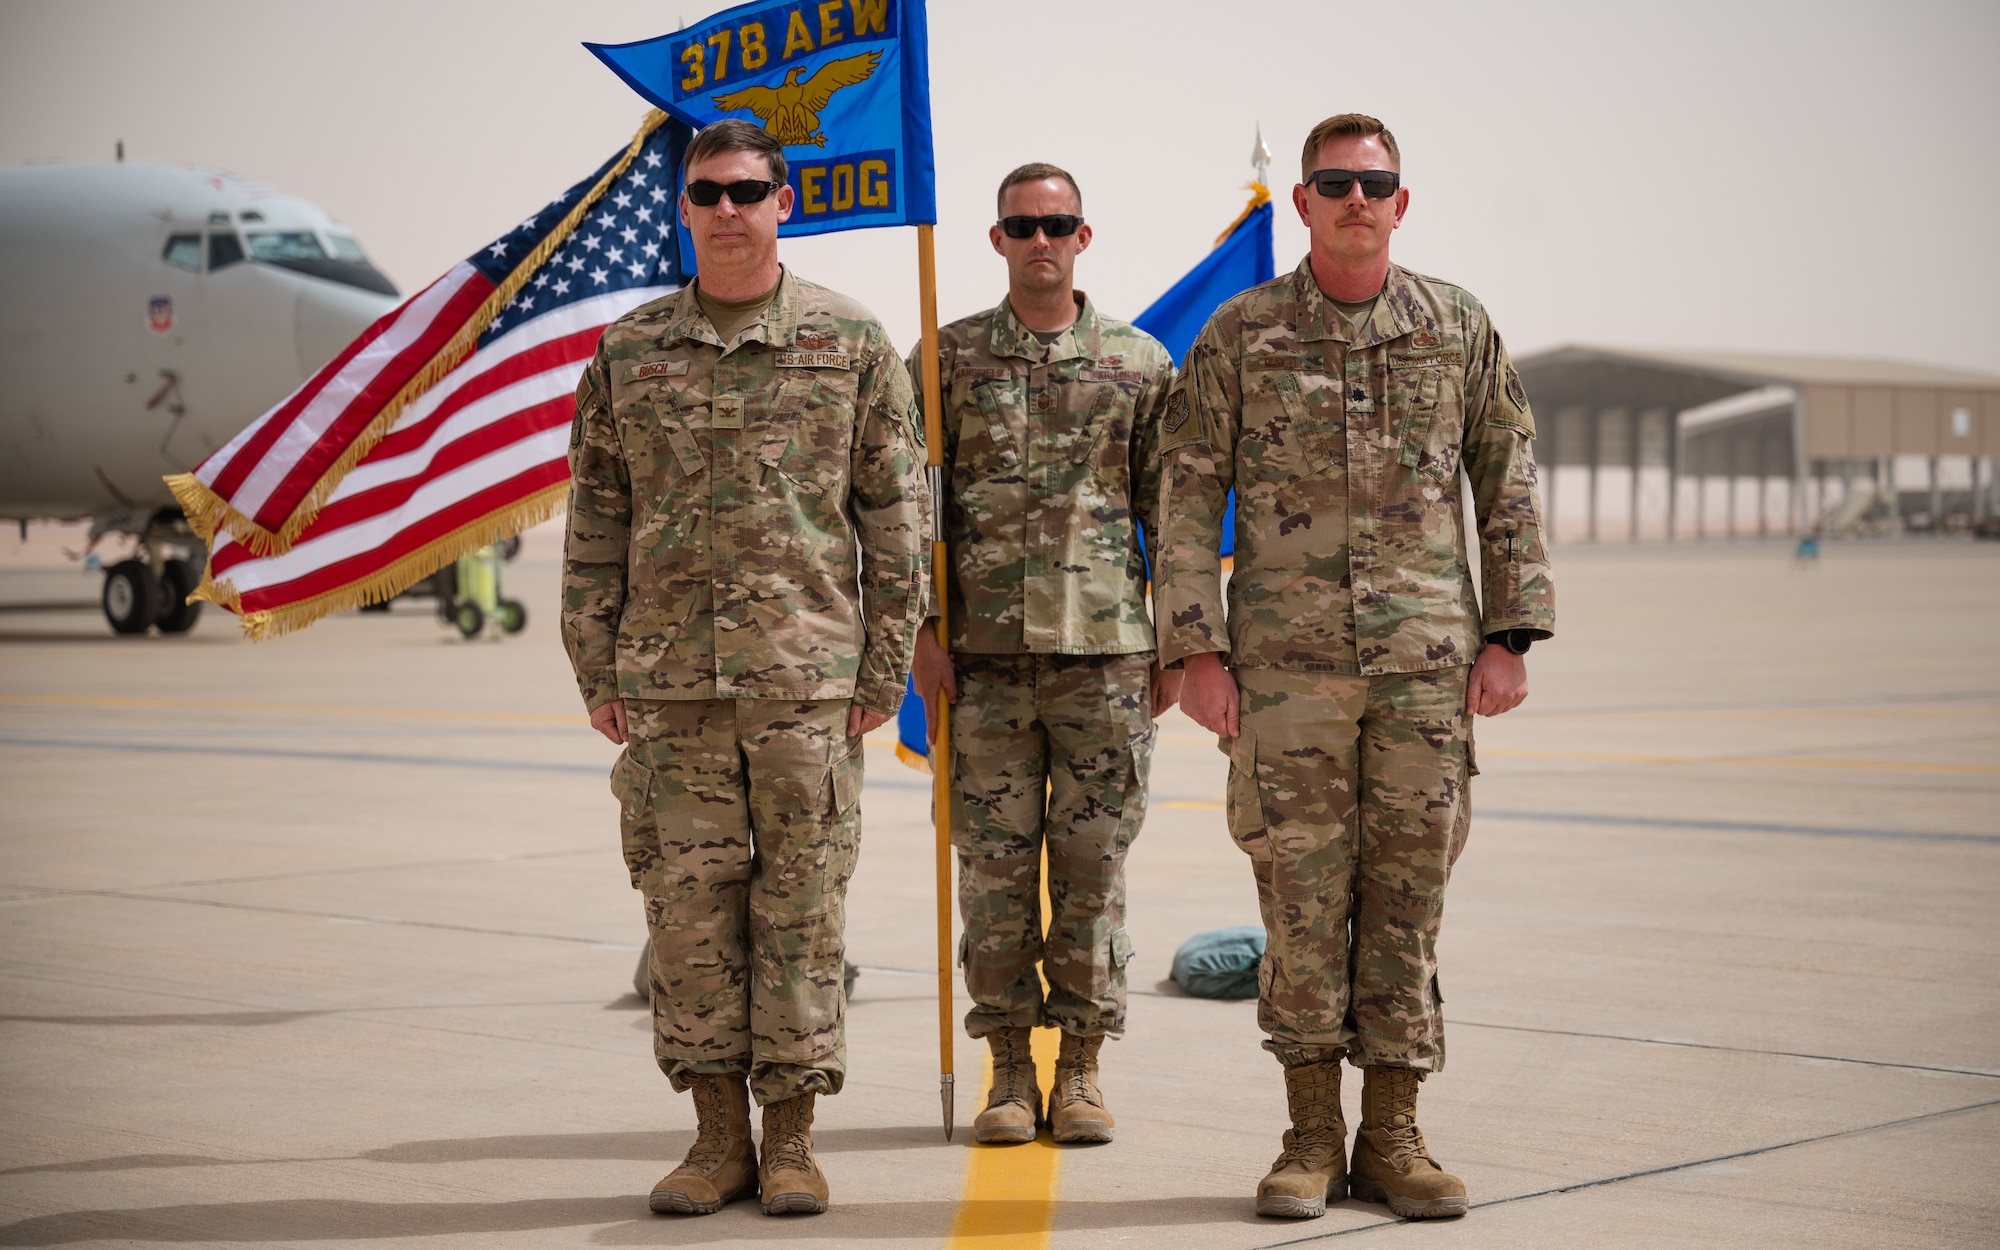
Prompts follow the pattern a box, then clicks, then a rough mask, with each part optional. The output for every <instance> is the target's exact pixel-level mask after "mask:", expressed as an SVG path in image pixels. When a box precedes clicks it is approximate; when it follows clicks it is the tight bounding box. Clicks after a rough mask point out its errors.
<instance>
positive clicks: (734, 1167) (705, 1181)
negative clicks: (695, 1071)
mask: <svg viewBox="0 0 2000 1250" xmlns="http://www.w3.org/2000/svg"><path fill="white" fill-rule="evenodd" d="M692 1092H693V1094H694V1114H695V1125H696V1127H695V1135H694V1145H693V1146H691V1147H689V1149H688V1152H687V1158H685V1159H683V1160H681V1165H680V1166H679V1167H677V1168H675V1169H674V1170H673V1171H671V1172H669V1173H667V1175H666V1176H665V1177H663V1178H662V1179H661V1181H660V1183H659V1184H657V1185H655V1186H653V1194H652V1197H650V1198H648V1199H647V1201H646V1205H647V1206H649V1207H651V1208H652V1209H653V1210H654V1211H655V1212H656V1213H658V1214H660V1215H666V1214H669V1213H676V1214H680V1215H713V1214H714V1213H715V1212H717V1211H720V1210H722V1204H723V1203H725V1202H734V1201H736V1200H737V1199H738V1198H747V1197H749V1196H750V1195H751V1194H754V1193H756V1192H757V1152H756V1150H755V1149H754V1148H753V1147H752V1146H751V1144H750V1090H749V1088H748V1087H747V1086H746V1085H745V1084H744V1082H743V1074H742V1073H740V1072H737V1073H731V1074H730V1075H728V1076H697V1077H695V1078H693V1085H692Z"/></svg>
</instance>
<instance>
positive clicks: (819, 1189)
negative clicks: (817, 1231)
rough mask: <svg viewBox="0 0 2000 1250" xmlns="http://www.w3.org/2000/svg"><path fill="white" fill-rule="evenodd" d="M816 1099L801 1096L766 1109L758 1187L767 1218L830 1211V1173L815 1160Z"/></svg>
mask: <svg viewBox="0 0 2000 1250" xmlns="http://www.w3.org/2000/svg"><path fill="white" fill-rule="evenodd" d="M813 1097H814V1095H812V1094H800V1095H798V1096H797V1097H795V1098H787V1099H785V1100H784V1101H783V1102H774V1103H768V1104H766V1105H765V1107H764V1148H763V1150H761V1151H759V1152H758V1153H759V1154H761V1155H762V1156H763V1157H762V1158H761V1159H760V1160H759V1161H758V1163H757V1183H758V1185H759V1187H760V1188H762V1190H763V1191H764V1214H766V1215H785V1214H788V1213H797V1214H801V1215H818V1214H820V1213H821V1212H822V1211H825V1210H826V1173H824V1172H822V1171H820V1170H819V1160H818V1159H815V1158H813V1137H812V1126H813Z"/></svg>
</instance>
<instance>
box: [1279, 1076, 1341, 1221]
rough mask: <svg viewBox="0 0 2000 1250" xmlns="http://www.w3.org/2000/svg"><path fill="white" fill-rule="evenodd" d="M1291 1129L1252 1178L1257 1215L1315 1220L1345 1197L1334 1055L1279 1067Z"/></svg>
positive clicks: (1338, 1090)
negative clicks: (1265, 1169) (1263, 1170)
mask: <svg viewBox="0 0 2000 1250" xmlns="http://www.w3.org/2000/svg"><path fill="white" fill-rule="evenodd" d="M1285 1102H1286V1103H1287V1104H1288V1106H1289V1107H1290V1110H1291V1113H1292V1127H1290V1128H1288V1129H1286V1130H1285V1152H1284V1153H1283V1154H1281V1155H1279V1156H1278V1158H1277V1161H1276V1162H1275V1163H1273V1164H1271V1170H1270V1172H1269V1173H1268V1174H1267V1175H1266V1176H1265V1177H1264V1179H1263V1180H1261V1181H1259V1182H1257V1214H1259V1215H1276V1216H1282V1217H1284V1218H1286V1219H1293V1220H1316V1219H1318V1218H1319V1217H1320V1216H1322V1215H1325V1214H1326V1204H1327V1203H1328V1202H1329V1201H1331V1202H1339V1201H1340V1200H1342V1199H1343V1198H1345V1197H1347V1121H1346V1120H1343V1119H1342V1118H1341V1116H1340V1056H1338V1055H1335V1056H1334V1057H1333V1058H1331V1059H1322V1060H1320V1061H1319V1062H1318V1063H1302V1064H1299V1065H1298V1066H1297V1067H1290V1068H1286V1069H1285Z"/></svg>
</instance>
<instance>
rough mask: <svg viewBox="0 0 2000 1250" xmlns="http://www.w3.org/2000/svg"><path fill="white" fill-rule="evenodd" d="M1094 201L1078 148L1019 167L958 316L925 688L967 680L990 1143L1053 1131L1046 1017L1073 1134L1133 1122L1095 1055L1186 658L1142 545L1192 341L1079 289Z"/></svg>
mask: <svg viewBox="0 0 2000 1250" xmlns="http://www.w3.org/2000/svg"><path fill="white" fill-rule="evenodd" d="M1081 211H1082V203H1081V196H1080V194H1079V193H1078V192H1077V191H1076V187H1075V183H1074V181H1073V180H1072V179H1071V178H1070V176H1069V175H1068V174H1067V173H1064V172H1063V171H1062V170H1059V169H1057V168H1056V167H1054V166H1052V165H1039V164H1037V165H1026V166H1023V167H1021V168H1020V169H1017V170H1015V171H1014V172H1013V173H1011V174H1009V175H1008V176H1007V178H1006V179H1005V180H1004V181H1003V182H1002V183H1001V186H1000V213H1001V217H1002V221H1001V223H1000V224H996V225H995V226H994V227H993V228H992V231H991V235H992V239H993V245H994V249H995V250H996V251H998V252H1000V253H1001V255H1003V256H1005V257H1006V258H1007V260H1008V272H1009V293H1008V297H1007V298H1006V299H1005V300H1002V301H1001V303H1000V306H999V307H997V308H994V309H990V310H988V311H986V312H983V313H979V314H977V315H975V316H971V317H967V318H965V319H964V320H962V321H959V322H956V323H954V324H952V325H950V326H947V327H946V328H945V329H944V330H943V331H942V332H941V334H940V335H939V345H940V358H941V365H942V371H943V377H942V393H943V396H944V403H945V411H944V420H943V423H942V425H943V430H944V435H943V437H944V461H945V464H946V465H947V466H948V470H947V472H948V474H949V477H948V480H949V483H950V487H949V494H948V502H947V504H946V507H945V535H946V541H947V542H948V543H949V544H950V550H951V560H952V572H953V577H952V579H951V588H950V597H949V601H948V611H947V619H948V621H949V622H950V629H951V640H950V641H951V656H950V658H949V659H946V658H945V657H944V655H943V652H942V650H941V649H940V648H939V647H938V645H937V643H936V641H935V639H934V636H933V635H932V634H931V633H930V632H929V631H927V632H926V634H925V636H924V637H923V638H921V639H920V640H919V642H918V652H917V664H918V668H917V688H918V689H919V690H920V691H924V692H925V693H926V694H930V693H932V692H934V691H935V689H936V687H937V685H938V684H939V683H943V684H944V685H946V687H947V688H948V689H953V690H954V695H955V701H954V704H953V708H952V713H951V720H952V735H951V755H952V763H951V767H952V776H953V778H954V785H955V791H956V793H955V796H954V802H953V805H952V842H953V845H954V846H955V847H956V849H957V852H958V863H959V907H960V910H961V912H962V914H963V915H964V918H965V937H964V944H963V946H962V947H961V948H960V954H961V962H962V963H963V964H964V966H965V984H966V990H967V992H968V993H969V994H970V995H971V997H972V1001H973V1006H972V1010H971V1011H970V1012H969V1013H968V1014H967V1016H966V1020H965V1024H966V1031H967V1032H968V1033H970V1034H971V1035H972V1036H973V1037H975V1038H980V1037H983V1038H986V1039H987V1040H988V1043H989V1045H990V1046H991V1047H992V1049H993V1055H994V1085H993V1089H992V1090H991V1091H990V1092H989V1095H988V1101H987V1106H986V1109H985V1110H983V1111H982V1112H981V1113H980V1115H979V1117H978V1119H977V1120H976V1121H975V1123H974V1130H975V1133H976V1135H977V1136H978V1138H979V1140H980V1141H984V1142H1021V1141H1031V1140H1033V1138H1034V1136H1035V1127H1036V1123H1037V1120H1038V1118H1039V1116H1040V1108H1041V1090H1040V1088H1039V1085H1038V1083H1037V1078H1036V1075H1035V1071H1034V1066H1033V1060H1032V1059H1031V1057H1030V1056H1029V1046H1028V1039H1029V1030H1031V1029H1033V1028H1035V1027H1037V1026H1046V1027H1054V1028H1057V1029H1060V1030H1061V1031H1062V1035H1063V1036H1062V1049H1061V1052H1060V1055H1059V1057H1058V1061H1057V1071H1056V1083H1055V1088H1054V1089H1053V1090H1052V1091H1051V1094H1050V1105H1049V1119H1050V1122H1051V1124H1052V1126H1053V1130H1054V1133H1055V1137H1056V1139H1057V1140H1058V1141H1108V1140H1110V1139H1111V1136H1112V1132H1113V1128H1114V1124H1115V1122H1114V1120H1113V1118H1112V1116H1111V1113H1110V1112H1109V1111H1108V1110H1106V1109H1105V1107H1104V1104H1103V1096H1102V1094H1101V1092H1100V1091H1099V1090H1098V1088H1097V1081H1096V1062H1097V1052H1098V1050H1099V1048H1100V1047H1101V1045H1102V1043H1103V1040H1104V1038H1105V1037H1106V1036H1107V1035H1115V1034H1118V1033H1121V1032H1123V1030H1124V1027H1125V962H1126V960H1127V958H1128V957H1129V956H1130V954H1131V941H1130V939H1129V938H1128V937H1127V936H1126V934H1125V852H1126V850H1127V849H1128V848H1129V847H1130V846H1131V844H1132V839H1133V838H1134V837H1136V836H1137V835H1138V832H1139V826H1140V823H1141V821H1142V820H1143V819H1144V818H1145V812H1146V771H1147V764H1148V762H1149V760H1150V758H1151V755H1152V749H1153V717H1154V715H1155V714H1156V713H1157V712H1158V711H1163V710H1165V707H1166V706H1167V705H1168V704H1169V703H1170V702H1171V699H1170V698H1169V697H1168V696H1169V695H1170V693H1171V687H1172V686H1173V685H1175V684H1177V680H1178V678H1177V677H1175V678H1172V679H1166V680H1162V681H1155V680H1154V674H1153V646H1154V641H1153V625H1152V621H1151V619H1150V618H1149V617H1148V615H1147V611H1146V592H1145V587H1146V563H1145V557H1144V555H1143V554H1142V552H1141V550H1140V527H1141V526H1143V527H1144V530H1145V532H1146V534H1147V535H1148V536H1149V537H1150V536H1152V535H1153V534H1155V533H1156V532H1157V528H1158V527H1157V526H1156V525H1155V515H1154V506H1155V504H1156V503H1157V500H1158V493H1159V457H1158V452H1157V446H1158V435H1159V419H1160V413H1161V410H1162V408H1163V406H1164V404H1165V402H1166V396H1167V389H1168V387H1169V385H1170V384H1171V383H1172V381H1173V362H1172V360H1171V359H1170V358H1169V357H1168V355H1167V352H1166V349H1165V348H1164V347H1162V346H1161V345H1160V344H1159V342H1158V341H1157V340H1155V339H1154V338H1153V337H1152V336H1150V335H1148V334H1146V333H1145V332H1144V331H1142V330H1139V329H1136V328H1135V327H1133V326H1130V325H1127V324H1126V323H1124V322H1122V321H1113V320H1112V319H1110V318H1109V317H1105V316H1102V315H1101V314H1099V313H1098V311H1097V310H1096V309H1095V308H1094V307H1092V305H1091V303H1090V301H1089V299H1088V298H1087V297H1086V296H1084V295H1083V293H1082V292H1079V291H1076V290H1074V288H1073V286H1072V285H1071V275H1072V267H1073V265H1074V260H1075V255H1076V253H1077V252H1080V251H1081V250H1083V248H1084V247H1086V246H1088V244H1089V241H1090V227H1089V226H1088V225H1087V224H1085V223H1084V222H1083V221H1082V219H1081ZM1010 223H1012V225H1011V228H1012V230H1013V231H1014V232H1015V233H1013V234H1010V233H1008V230H1007V227H1009V224H1010ZM1023 223H1025V224H1023ZM1023 232H1024V233H1023ZM1017 234H1018V235H1019V236H1020V237H1016V235H1017ZM1156 692H1157V694H1158V697H1159V698H1160V699H1165V700H1166V702H1164V703H1163V702H1157V701H1156ZM1044 847H1046V849H1047V853H1048V866H1049V880H1048V894H1049V904H1050V909H1051V912H1052V914H1051V915H1050V916H1049V917H1047V926H1048V932H1047V936H1046V937H1044V936H1043V916H1042V914H1041V913H1042V908H1041V885H1042V881H1041V862H1042V853H1043V849H1044ZM1038 966H1039V969H1040V974H1039V975H1038V973H1037V968H1038ZM1043 976H1046V977H1047V979H1048V993H1047V995H1046V997H1045V996H1044V994H1043V990H1042V977H1043Z"/></svg>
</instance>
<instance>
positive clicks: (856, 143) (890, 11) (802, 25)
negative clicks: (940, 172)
mask: <svg viewBox="0 0 2000 1250" xmlns="http://www.w3.org/2000/svg"><path fill="white" fill-rule="evenodd" d="M584 46H585V47H586V48H589V49H590V50H591V51H592V52H593V53H595V54H596V55H597V57H598V58H599V59H600V60H602V61H603V62H604V63H605V64H606V65H609V66H610V67H611V68H612V70H613V71H614V72H616V73H617V75H618V76H619V77H620V78H623V79H624V80H625V81H626V83H628V84H629V85H630V86H631V87H632V89H633V90H634V91H637V92H638V93H639V94H640V95H642V96H644V97H646V98H647V99H648V100H651V101H652V102H653V103H654V104H656V105H658V106H659V107H660V108H662V109H665V110H666V111H667V112H668V113H669V114H671V115H673V116H675V117H677V118H679V119H681V120H682V121H685V122H686V123H688V124H689V125H691V126H695V127H700V126H706V125H708V124H709V123H710V122H717V121H721V120H722V119H724V118H728V117H734V118H738V119H740V120H743V121H747V122H751V123H753V124H755V125H760V126H762V127H763V128H764V129H765V130H767V131H769V132H770V133H771V134H772V135H773V136H775V137H776V138H777V140H778V142H780V143H782V144H784V145H785V159H786V161H788V162H790V164H791V170H790V173H789V175H788V181H790V183H791V186H792V192H793V194H794V196H795V197H796V199H795V201H794V203H793V206H792V217H791V220H790V221H788V222H786V223H785V224H784V225H782V226H780V227H779V229H778V233H780V234H784V235H801V234H826V233H829V232H831V231H835V230H858V229H863V228H866V227H869V226H908V225H917V224H920V223H922V224H934V223H936V221H937V192H936V187H935V173H936V171H935V163H934V161H933V160H932V156H931V96H930V56H929V50H928V48H929V41H928V35H927V31H926V24H925V18H924V4H923V0H805V2H803V3H802V2H800V0H792V2H791V3H770V2H769V0H766V2H764V3H755V4H743V5H738V6H737V7H735V8H733V9H726V10H724V11H723V12H721V13H717V14H716V15H715V16H713V17H710V18H707V19H705V20H703V21H701V22H699V23H697V24H695V25H693V26H690V27H687V28H686V29H683V30H678V31H675V32H674V33H673V34H671V35H661V36H659V37H658V38H655V39H642V40H640V41H638V42H637V43H619V44H599V43H587V44H585V45H584Z"/></svg>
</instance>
